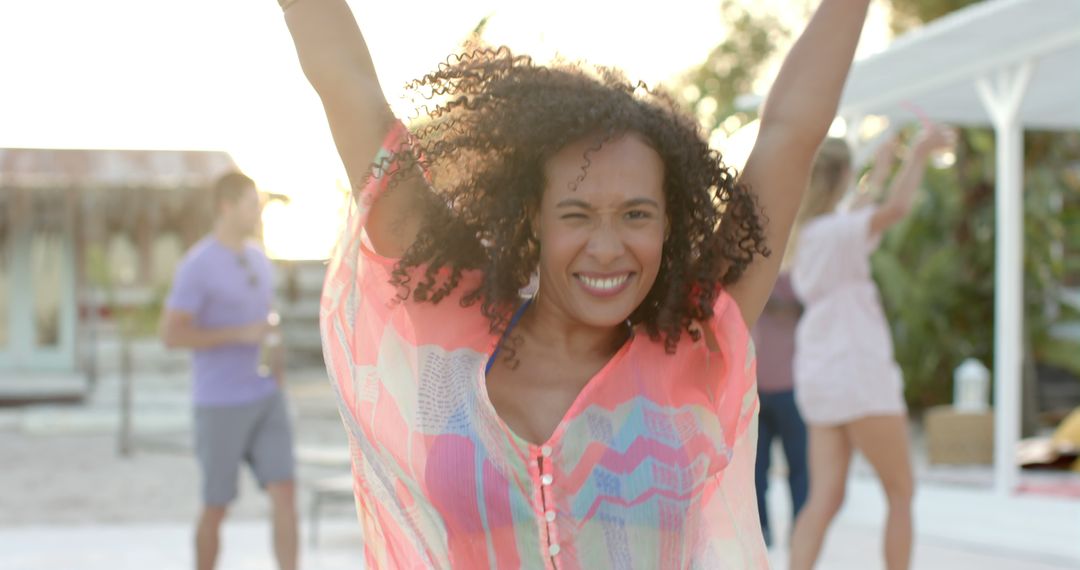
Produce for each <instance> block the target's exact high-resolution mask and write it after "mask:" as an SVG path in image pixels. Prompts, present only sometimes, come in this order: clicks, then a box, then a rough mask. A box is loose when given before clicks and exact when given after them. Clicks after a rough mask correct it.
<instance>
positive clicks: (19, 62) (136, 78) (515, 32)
mask: <svg viewBox="0 0 1080 570" xmlns="http://www.w3.org/2000/svg"><path fill="white" fill-rule="evenodd" d="M301 1H303V0H301ZM804 3H805V2H804V1H801V0H768V1H767V2H756V4H758V5H762V4H767V5H770V7H773V6H775V8H776V9H777V10H781V9H782V8H783V7H785V6H790V5H792V4H795V5H802V4H804ZM350 4H351V5H352V7H353V10H354V13H355V14H356V16H357V19H358V21H359V22H360V25H361V28H362V29H363V30H364V33H365V37H366V38H367V41H368V44H369V47H370V49H371V51H372V55H373V57H374V59H375V64H376V67H377V68H378V70H379V73H380V78H381V80H382V83H383V86H384V90H385V91H386V93H387V97H388V98H389V99H390V100H391V102H393V101H394V100H396V98H397V96H398V95H399V94H400V86H401V85H402V84H403V83H404V82H405V81H407V80H409V79H411V78H414V77H417V76H420V75H422V74H423V73H425V72H427V71H429V70H430V69H431V68H432V67H433V66H434V65H435V64H437V63H438V62H439V61H441V60H442V59H443V58H445V56H446V55H447V54H449V53H450V52H451V51H453V50H454V48H455V47H456V46H457V45H458V44H459V43H460V41H461V40H462V39H463V38H464V37H465V35H466V34H467V33H468V32H469V31H470V30H471V29H472V28H473V27H474V26H475V25H476V23H477V22H479V21H480V19H481V18H483V17H484V16H486V15H490V16H491V20H490V22H489V25H488V28H487V32H486V33H485V37H486V38H487V40H488V41H489V42H492V43H496V44H507V45H509V46H510V47H511V48H513V49H515V50H516V51H519V52H522V53H528V54H530V55H534V56H536V57H538V58H540V59H544V58H547V57H550V55H552V54H553V53H554V52H555V51H556V50H558V52H560V53H561V54H563V55H565V56H568V57H571V58H585V59H587V60H588V61H590V62H592V63H600V64H609V65H615V66H618V67H621V68H622V69H624V70H626V71H627V73H628V74H629V75H630V76H631V77H636V78H641V79H644V80H646V81H649V82H650V83H653V82H657V81H662V80H665V79H668V78H670V77H672V76H674V75H676V74H678V73H679V72H681V71H683V70H685V69H686V68H688V67H690V66H693V65H695V64H696V63H698V62H700V61H701V60H702V59H703V58H704V57H705V56H706V55H707V54H708V52H709V51H710V50H711V48H712V47H713V46H715V45H716V44H717V43H718V42H720V41H722V40H723V34H724V27H723V23H722V22H721V20H720V16H719V5H720V0H665V1H664V2H663V3H662V4H661V3H654V4H650V5H648V8H645V7H638V8H633V9H631V8H629V4H627V3H626V2H625V1H620V0H594V1H582V0H548V1H547V2H544V3H541V4H538V3H533V2H506V1H503V2H499V1H498V0H454V1H452V2H447V1H446V0H442V1H438V2H436V1H433V0H421V1H416V2H403V1H387V0H383V1H371V2H361V1H358V0H354V1H352V2H350ZM540 6H543V8H540ZM642 6H645V5H642ZM661 6H662V9H658V8H659V7H661ZM787 13H788V14H789V15H790V17H793V18H801V17H802V13H801V12H797V11H788V12H787ZM878 20H880V22H879V23H878V24H877V25H876V30H877V31H876V32H875V33H874V34H872V35H873V38H874V40H876V41H872V42H864V43H871V44H873V45H872V46H869V47H870V49H871V50H873V49H880V45H881V43H882V42H883V41H884V34H883V33H881V30H882V29H883V28H882V25H883V22H884V19H883V18H881V17H879V18H878ZM870 35H871V34H868V37H869V36H870ZM865 47H867V46H864V48H865ZM0 54H4V56H3V57H0V147H43V148H137V149H210V150H224V151H227V152H229V153H230V154H231V155H232V157H233V158H234V159H235V160H236V162H237V163H238V165H239V166H240V168H241V169H243V170H244V171H245V172H247V173H248V174H249V175H251V176H252V177H253V178H255V180H256V182H257V183H259V185H260V187H261V188H262V189H263V190H267V191H271V192H279V193H284V194H288V195H290V196H292V197H293V203H292V205H290V206H288V207H281V206H275V207H271V208H269V209H268V210H267V212H266V213H265V226H266V241H267V248H268V249H269V250H270V253H271V255H273V256H277V257H286V258H310V257H321V256H324V255H325V254H326V253H327V252H328V249H329V247H330V244H331V243H332V239H333V235H332V234H333V231H334V230H335V229H336V228H337V225H336V223H335V222H334V220H335V216H336V213H337V207H338V206H339V205H340V204H341V195H340V193H339V192H338V191H337V190H336V189H337V188H339V187H342V186H343V184H344V182H343V180H344V174H343V170H342V168H341V165H340V162H339V160H338V158H337V155H336V153H335V152H334V148H333V144H332V141H331V139H330V135H329V130H328V129H327V127H326V124H325V118H324V116H323V115H322V110H321V107H320V106H319V103H318V100H317V98H316V97H315V95H314V92H313V91H312V90H311V88H310V87H309V86H308V84H307V82H306V81H305V79H304V77H303V75H302V74H301V72H300V68H299V65H298V63H297V62H296V56H295V54H294V52H293V48H292V43H291V40H290V38H289V35H288V31H287V30H286V28H285V24H284V21H283V20H282V18H281V14H280V10H279V9H278V7H277V2H276V1H275V0H93V1H87V0H18V1H10V2H9V1H4V2H0Z"/></svg>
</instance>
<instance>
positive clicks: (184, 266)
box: [166, 235, 277, 406]
mask: <svg viewBox="0 0 1080 570" xmlns="http://www.w3.org/2000/svg"><path fill="white" fill-rule="evenodd" d="M272 277H273V269H272V267H271V265H270V260H269V259H267V258H266V255H265V254H264V253H263V252H262V250H261V249H259V247H258V246H256V245H253V244H247V245H245V247H244V251H243V252H238V251H234V250H232V249H229V248H228V247H227V246H225V245H224V244H222V243H221V242H220V241H218V240H217V238H215V237H214V236H212V235H211V236H208V237H206V238H203V239H202V240H201V241H200V242H199V243H197V244H195V246H193V247H192V248H191V249H190V250H189V251H188V252H187V254H185V255H184V259H183V260H181V261H180V266H179V267H178V268H177V270H176V278H175V280H174V281H173V288H172V292H171V293H170V294H169V299H168V301H167V302H166V306H167V307H168V308H169V309H170V310H173V311H183V312H185V313H191V314H192V315H193V316H194V323H195V325H196V326H198V327H200V328H206V329H216V328H225V327H236V326H243V325H249V324H252V323H254V322H256V321H262V320H265V319H266V317H267V315H268V314H269V312H270V302H271V297H272V291H273V283H272ZM192 371H193V375H194V380H195V381H194V400H195V405H197V406H229V405H237V404H245V403H248V402H253V401H255V400H258V399H260V398H263V397H266V396H268V395H270V394H272V393H274V391H275V390H277V382H275V381H274V379H273V378H270V377H269V376H266V375H262V374H259V346H258V345H243V344H233V345H227V346H219V347H215V348H209V349H202V350H195V351H193V357H192Z"/></svg>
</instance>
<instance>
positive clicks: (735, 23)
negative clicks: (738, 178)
mask: <svg viewBox="0 0 1080 570" xmlns="http://www.w3.org/2000/svg"><path fill="white" fill-rule="evenodd" d="M722 14H723V24H724V26H725V28H726V30H727V35H726V39H725V40H724V42H723V43H721V44H720V45H718V46H716V48H715V49H713V51H712V52H711V53H710V54H709V57H708V58H707V59H706V60H705V62H704V63H703V64H701V65H700V66H698V67H697V68H696V69H693V70H691V71H690V72H689V73H687V74H686V76H684V77H683V78H682V81H681V82H680V83H681V86H682V94H683V99H684V101H685V102H686V103H687V105H688V106H689V108H690V109H691V111H692V112H693V113H694V114H695V115H696V116H697V117H698V118H699V119H700V120H701V122H702V125H703V126H704V127H705V132H712V131H713V130H715V129H717V128H720V127H722V126H723V125H724V122H725V121H726V120H727V119H728V118H729V117H732V116H736V117H737V118H738V120H737V121H736V122H735V124H734V127H733V128H728V129H725V130H727V133H728V134H731V132H733V131H734V130H735V129H736V128H738V126H741V125H744V124H746V123H748V122H750V121H751V120H753V119H754V117H755V116H756V115H757V112H756V110H742V111H740V110H739V109H737V108H736V99H737V98H738V97H739V96H740V95H744V94H747V93H751V92H752V91H753V83H754V81H755V80H757V78H758V76H759V75H760V74H761V71H762V68H763V67H764V66H765V64H766V63H768V61H769V60H770V58H772V57H773V56H774V55H776V50H777V46H778V45H782V44H785V43H786V42H787V40H788V39H789V38H790V36H791V31H790V30H787V29H785V28H784V27H783V26H782V25H781V24H780V22H779V21H778V20H777V19H776V17H774V16H771V15H764V14H763V15H755V14H754V13H752V12H750V11H749V10H747V9H746V8H745V7H744V6H743V5H742V4H740V3H738V2H732V1H727V2H725V3H724V4H723V5H722Z"/></svg>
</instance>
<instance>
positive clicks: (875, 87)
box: [840, 0, 1080, 130]
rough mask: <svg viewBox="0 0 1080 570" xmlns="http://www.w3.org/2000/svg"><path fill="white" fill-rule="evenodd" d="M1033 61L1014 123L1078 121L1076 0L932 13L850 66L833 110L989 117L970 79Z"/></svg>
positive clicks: (1079, 125)
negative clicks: (925, 21)
mask: <svg viewBox="0 0 1080 570" xmlns="http://www.w3.org/2000/svg"><path fill="white" fill-rule="evenodd" d="M1025 61H1031V62H1032V64H1033V65H1032V68H1031V78H1030V82H1029V84H1028V86H1027V93H1026V96H1025V97H1024V99H1023V102H1022V104H1021V105H1020V109H1019V115H1018V117H1017V119H1018V121H1019V123H1020V124H1021V125H1023V126H1024V127H1025V128H1029V129H1040V130H1043V129H1045V130H1074V129H1080V0H989V1H986V2H982V3H979V4H975V5H973V6H971V7H969V8H966V9H963V10H958V11H956V12H953V13H951V14H949V15H947V16H944V17H942V18H939V19H937V20H935V21H934V22H932V23H930V24H929V25H927V26H925V27H923V28H920V29H917V30H915V31H913V32H911V33H908V34H906V35H904V36H903V37H901V38H899V39H898V40H896V41H895V42H894V43H893V44H892V46H890V47H889V49H888V50H887V51H884V52H882V53H879V54H877V55H875V56H872V57H870V58H867V59H865V60H863V61H860V62H858V63H857V64H855V66H854V67H853V68H852V71H851V76H850V78H849V79H848V84H847V88H846V90H845V91H844V97H843V100H842V101H841V104H840V115H842V116H844V117H858V116H861V115H871V114H873V115H885V116H889V117H892V118H894V119H900V120H902V121H907V120H911V119H914V118H915V115H914V113H913V111H912V109H911V108H910V107H909V106H908V105H913V106H914V107H915V108H917V109H919V110H920V111H921V112H924V113H926V115H927V116H928V117H930V118H931V119H934V120H936V121H940V122H944V123H950V124H955V125H964V126H976V125H982V126H985V125H993V119H992V117H991V116H990V114H989V113H988V112H987V110H986V108H985V107H984V105H983V103H982V99H981V98H980V95H979V92H978V88H977V87H976V81H977V80H978V79H979V78H982V77H986V76H989V75H991V74H993V73H994V72H996V71H998V70H1000V69H1003V68H1009V67H1013V66H1017V65H1019V64H1021V63H1023V62H1025Z"/></svg>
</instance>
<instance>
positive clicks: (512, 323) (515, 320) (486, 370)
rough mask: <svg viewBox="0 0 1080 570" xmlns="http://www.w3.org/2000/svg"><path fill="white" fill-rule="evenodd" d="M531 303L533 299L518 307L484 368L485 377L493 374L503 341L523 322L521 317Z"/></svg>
mask: <svg viewBox="0 0 1080 570" xmlns="http://www.w3.org/2000/svg"><path fill="white" fill-rule="evenodd" d="M529 303H532V298H529V299H526V300H525V302H524V303H522V304H521V306H520V307H518V310H517V311H515V312H514V316H513V317H511V318H510V326H508V327H506V332H504V333H503V335H502V338H500V339H499V344H497V345H495V350H494V351H493V352H492V353H491V356H490V357H489V358H488V361H487V366H485V367H484V376H487V375H488V373H489V372H491V366H492V365H493V364H495V357H496V356H498V355H499V349H500V348H502V343H503V341H504V340H506V337H507V335H509V334H510V331H512V330H514V327H515V326H517V323H518V321H519V320H521V315H524V314H525V309H527V308H529Z"/></svg>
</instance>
